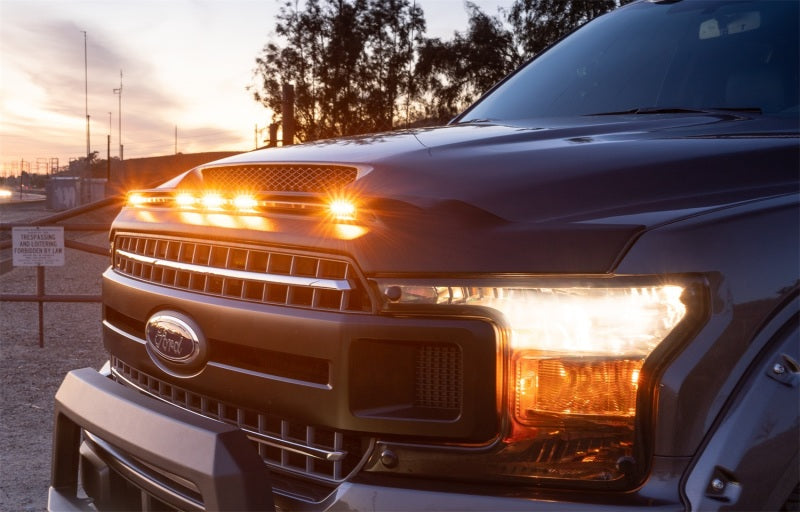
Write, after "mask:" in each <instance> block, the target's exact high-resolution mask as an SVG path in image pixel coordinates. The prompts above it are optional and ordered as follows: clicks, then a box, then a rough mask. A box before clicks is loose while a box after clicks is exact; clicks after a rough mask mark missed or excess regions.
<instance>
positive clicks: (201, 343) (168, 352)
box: [145, 311, 206, 372]
mask: <svg viewBox="0 0 800 512" xmlns="http://www.w3.org/2000/svg"><path fill="white" fill-rule="evenodd" d="M145 337H146V338H147V348H148V352H150V356H151V357H152V358H153V361H155V362H156V363H166V365H167V368H168V369H169V370H172V371H175V370H178V371H179V372H182V371H186V370H193V369H195V367H196V366H198V365H199V364H202V362H203V359H204V356H205V352H206V342H205V339H204V337H203V335H202V332H201V331H200V327H199V326H198V325H197V324H196V323H195V322H194V321H193V320H192V319H191V318H189V317H188V316H186V315H184V314H182V313H178V312H176V311H159V312H158V313H156V314H155V315H153V316H151V317H150V319H149V320H147V324H146V325H145ZM159 366H162V365H159ZM162 368H163V366H162Z"/></svg>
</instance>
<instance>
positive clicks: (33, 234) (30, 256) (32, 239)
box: [11, 226, 64, 267]
mask: <svg viewBox="0 0 800 512" xmlns="http://www.w3.org/2000/svg"><path fill="white" fill-rule="evenodd" d="M11 239H12V240H11V242H12V247H13V251H14V257H13V260H14V266H15V267H38V266H42V267H59V266H62V265H64V228H63V227H61V226H47V227H39V226H31V227H15V228H11Z"/></svg>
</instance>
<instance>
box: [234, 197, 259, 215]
mask: <svg viewBox="0 0 800 512" xmlns="http://www.w3.org/2000/svg"><path fill="white" fill-rule="evenodd" d="M233 206H234V208H236V209H237V210H239V211H243V212H252V211H254V210H255V208H256V206H258V200H257V199H256V198H255V197H253V196H251V195H249V194H240V195H238V196H236V197H234V198H233Z"/></svg>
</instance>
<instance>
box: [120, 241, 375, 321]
mask: <svg viewBox="0 0 800 512" xmlns="http://www.w3.org/2000/svg"><path fill="white" fill-rule="evenodd" d="M114 269H115V270H116V271H117V272H120V273H121V274H124V275H127V276H130V277H133V278H135V279H140V280H142V281H147V282H150V283H154V284H157V285H161V286H167V287H170V288H176V289H180V290H189V291H192V292H197V293H203V294H207V295H214V296H218V297H225V298H229V299H236V300H244V301H250V302H260V303H265V304H273V305H282V306H293V307H300V308H306V309H316V310H327V311H347V312H368V311H371V304H370V300H369V297H368V295H367V293H366V288H365V287H364V286H363V284H361V283H362V281H361V280H360V279H359V278H358V277H357V273H356V272H355V270H354V265H353V264H352V263H351V262H350V261H348V260H345V259H342V258H337V257H331V256H327V255H326V256H321V255H317V254H310V253H302V252H290V251H285V250H276V249H271V248H266V247H260V246H246V245H234V244H222V243H218V242H209V241H199V240H184V239H171V238H160V237H151V236H139V235H129V234H120V235H117V236H116V238H115V239H114Z"/></svg>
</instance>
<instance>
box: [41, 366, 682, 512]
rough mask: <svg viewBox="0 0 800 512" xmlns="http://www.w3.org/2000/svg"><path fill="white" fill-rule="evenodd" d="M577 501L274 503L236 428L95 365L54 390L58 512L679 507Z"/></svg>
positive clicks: (436, 495) (384, 492)
mask: <svg viewBox="0 0 800 512" xmlns="http://www.w3.org/2000/svg"><path fill="white" fill-rule="evenodd" d="M684 462H685V461H684ZM657 465H660V464H658V463H657ZM661 469H662V470H664V469H666V468H661ZM672 469H673V471H674V470H675V469H676V468H674V467H673V468H672ZM418 483H419V484H421V485H423V486H424V485H425V482H418ZM673 483H674V482H673ZM670 487H671V486H670ZM664 490H665V489H662V492H663V491H664ZM656 494H659V493H656ZM664 494H670V493H669V492H667V493H664ZM595 497H596V496H595ZM273 498H274V502H273ZM580 498H581V497H580V496H578V495H575V494H574V493H570V494H569V495H566V494H561V496H560V497H557V496H554V495H551V496H548V497H544V496H543V497H542V499H531V498H517V497H513V496H509V495H508V494H507V495H506V496H503V497H499V496H492V495H491V494H487V493H484V494H475V493H470V492H469V490H468V489H463V488H462V489H458V490H456V491H455V492H441V491H440V490H437V489H433V488H429V489H427V490H426V489H423V488H419V487H416V486H415V487H389V486H384V485H373V484H365V483H356V482H345V483H343V484H342V485H340V486H338V488H336V490H335V491H334V492H333V493H332V494H331V495H330V496H328V497H327V498H326V499H324V500H322V501H321V502H318V503H315V504H311V503H308V502H303V501H300V500H296V499H293V498H292V497H290V496H287V495H285V494H283V493H281V494H276V495H274V497H273V489H272V486H271V485H270V475H269V474H268V470H267V468H266V466H265V465H264V463H263V461H262V460H261V458H260V457H259V456H258V454H257V452H256V450H254V449H253V447H252V444H251V443H250V441H248V440H247V438H246V437H245V435H244V433H243V432H242V431H241V430H239V429H237V428H236V427H234V426H231V425H227V424H225V423H222V422H218V421H215V420H213V419H210V418H205V417H202V416H200V415H197V414H193V413H191V412H188V411H185V410H182V409H179V408H177V407H173V406H170V405H168V404H166V403H162V402H159V401H157V400H154V399H152V398H149V397H146V396H144V395H142V394H140V393H138V392H136V391H134V390H132V389H129V388H126V387H124V386H121V385H119V384H117V383H115V382H113V381H112V380H110V379H108V378H106V377H105V376H103V375H102V374H100V373H98V372H96V371H95V370H93V369H90V368H85V369H81V370H74V371H72V372H70V373H69V374H67V376H66V378H65V379H64V382H63V383H62V385H61V387H60V389H59V391H58V393H57V394H56V401H55V428H54V444H53V468H52V479H51V486H50V489H49V496H48V510H51V511H63V510H80V511H86V510H107V509H116V510H120V509H122V510H155V509H158V510H162V509H175V510H237V511H244V510H273V509H279V510H300V509H304V510H350V511H367V510H370V511H376V510H377V511H380V510H463V511H469V510H471V511H486V510H509V511H511V510H519V511H522V510H527V511H537V510H570V511H572V510H591V511H594V512H608V511H611V510H620V508H626V509H635V508H639V507H645V508H647V510H680V509H682V506H681V505H680V504H679V501H678V500H674V499H666V500H665V499H660V500H659V499H656V500H653V499H648V500H642V499H641V497H639V498H638V499H636V498H634V499H631V498H633V496H628V497H627V499H623V501H624V503H623V502H620V501H619V500H618V499H613V498H612V497H610V496H606V497H605V499H600V500H597V501H595V502H594V503H591V504H590V503H586V502H582V503H581V502H580V501H578V500H580ZM584 498H585V496H584ZM593 501H594V500H593Z"/></svg>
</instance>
